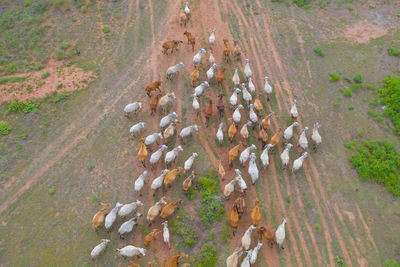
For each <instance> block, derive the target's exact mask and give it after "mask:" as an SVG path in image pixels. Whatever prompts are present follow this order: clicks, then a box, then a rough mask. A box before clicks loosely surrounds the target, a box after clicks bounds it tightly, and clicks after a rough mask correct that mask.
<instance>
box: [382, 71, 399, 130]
mask: <svg viewBox="0 0 400 267" xmlns="http://www.w3.org/2000/svg"><path fill="white" fill-rule="evenodd" d="M379 97H380V103H381V104H382V105H385V106H386V107H385V109H384V110H383V114H384V115H385V116H387V117H389V118H390V120H391V121H392V122H393V124H394V127H395V129H396V131H397V134H399V135H400V77H394V76H390V75H389V76H387V77H386V78H385V80H384V85H383V87H382V88H381V89H379Z"/></svg>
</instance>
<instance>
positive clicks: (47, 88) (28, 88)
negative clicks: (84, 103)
mask: <svg viewBox="0 0 400 267" xmlns="http://www.w3.org/2000/svg"><path fill="white" fill-rule="evenodd" d="M45 72H49V73H50V75H49V76H48V77H47V78H42V77H41V75H42V74H43V73H45ZM10 77H26V80H25V81H24V82H7V83H5V84H2V85H0V103H4V102H10V101H13V100H21V101H26V100H29V99H38V98H44V97H46V95H48V94H49V93H52V92H55V91H60V92H61V91H62V92H72V91H75V90H79V89H83V88H86V87H87V86H88V84H89V83H90V82H91V81H93V80H94V79H95V78H96V75H95V74H94V73H93V72H91V71H89V72H85V71H84V70H83V69H81V68H78V67H76V66H65V65H64V63H63V62H61V61H56V60H54V59H50V61H49V64H48V66H47V67H46V68H44V69H43V70H40V71H35V72H30V73H23V74H18V75H15V76H7V77H4V78H10Z"/></svg>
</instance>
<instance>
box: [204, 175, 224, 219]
mask: <svg viewBox="0 0 400 267" xmlns="http://www.w3.org/2000/svg"><path fill="white" fill-rule="evenodd" d="M219 190H220V186H219V179H218V175H217V173H216V172H215V171H213V172H211V173H207V174H206V176H205V177H201V178H200V179H199V192H200V196H201V206H200V207H199V214H200V217H201V220H202V221H203V223H204V224H205V225H206V226H207V227H209V226H210V225H211V223H213V222H214V221H221V220H222V216H223V214H224V213H225V208H224V203H223V201H222V200H221V199H220V196H218V195H217V194H218V192H219Z"/></svg>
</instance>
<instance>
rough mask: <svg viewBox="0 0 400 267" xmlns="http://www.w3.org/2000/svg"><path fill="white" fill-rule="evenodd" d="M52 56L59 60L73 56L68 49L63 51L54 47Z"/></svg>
mask: <svg viewBox="0 0 400 267" xmlns="http://www.w3.org/2000/svg"><path fill="white" fill-rule="evenodd" d="M53 57H54V58H55V59H57V60H59V61H61V60H65V59H68V58H71V57H73V53H72V52H69V51H64V50H62V49H55V50H54V52H53Z"/></svg>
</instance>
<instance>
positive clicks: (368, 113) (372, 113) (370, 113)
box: [367, 109, 379, 117]
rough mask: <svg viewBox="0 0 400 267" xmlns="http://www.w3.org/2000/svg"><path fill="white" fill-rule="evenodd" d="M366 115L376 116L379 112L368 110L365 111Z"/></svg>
mask: <svg viewBox="0 0 400 267" xmlns="http://www.w3.org/2000/svg"><path fill="white" fill-rule="evenodd" d="M367 115H368V116H369V117H376V116H378V115H379V113H378V112H376V111H373V110H370V109H369V110H368V111H367Z"/></svg>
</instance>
